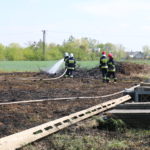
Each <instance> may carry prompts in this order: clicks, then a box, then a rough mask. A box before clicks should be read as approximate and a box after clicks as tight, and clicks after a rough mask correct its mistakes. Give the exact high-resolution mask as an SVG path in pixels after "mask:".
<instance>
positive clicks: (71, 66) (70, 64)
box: [66, 57, 76, 70]
mask: <svg viewBox="0 0 150 150" xmlns="http://www.w3.org/2000/svg"><path fill="white" fill-rule="evenodd" d="M66 63H67V65H68V66H67V69H71V70H74V69H75V67H76V60H75V59H74V58H73V57H70V58H68V59H67V61H66Z"/></svg>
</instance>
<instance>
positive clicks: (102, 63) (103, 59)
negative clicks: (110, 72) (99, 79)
mask: <svg viewBox="0 0 150 150" xmlns="http://www.w3.org/2000/svg"><path fill="white" fill-rule="evenodd" d="M107 61H108V60H107V57H106V56H102V57H101V58H100V65H99V66H100V68H108V66H107Z"/></svg>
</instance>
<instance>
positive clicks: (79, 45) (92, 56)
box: [0, 36, 126, 61]
mask: <svg viewBox="0 0 150 150" xmlns="http://www.w3.org/2000/svg"><path fill="white" fill-rule="evenodd" d="M102 51H106V52H107V53H109V52H111V53H113V55H114V57H115V58H116V59H118V60H119V59H121V58H125V57H126V52H125V48H124V47H123V46H122V45H115V44H112V43H105V44H103V43H99V42H98V41H97V40H95V39H91V38H80V39H76V38H74V37H73V36H70V37H69V38H68V40H66V41H64V42H63V43H62V44H61V45H60V44H55V43H50V44H47V43H46V44H45V55H44V54H43V42H42V41H39V42H30V43H28V45H27V46H26V47H21V46H20V45H19V44H17V43H12V44H10V45H8V46H4V45H3V44H0V60H8V61H17V60H30V61H32V60H36V61H41V60H58V59H61V58H63V57H64V53H65V52H68V53H73V54H74V56H75V58H76V59H77V60H79V61H80V60H97V59H98V58H99V57H100V54H101V52H102Z"/></svg>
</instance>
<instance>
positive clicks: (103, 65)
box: [99, 51, 108, 82]
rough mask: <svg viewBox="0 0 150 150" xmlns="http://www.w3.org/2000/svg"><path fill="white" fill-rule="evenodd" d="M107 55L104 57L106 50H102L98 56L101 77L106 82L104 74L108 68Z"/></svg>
mask: <svg viewBox="0 0 150 150" xmlns="http://www.w3.org/2000/svg"><path fill="white" fill-rule="evenodd" d="M107 61H108V60H107V57H106V52H105V51H103V52H102V56H101V58H100V65H99V67H100V70H101V72H102V78H103V82H106V75H107V69H108V66H107Z"/></svg>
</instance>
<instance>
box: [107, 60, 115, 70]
mask: <svg viewBox="0 0 150 150" xmlns="http://www.w3.org/2000/svg"><path fill="white" fill-rule="evenodd" d="M107 64H108V71H110V72H115V71H116V67H115V63H114V60H113V58H111V59H109V60H108V62H107Z"/></svg>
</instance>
